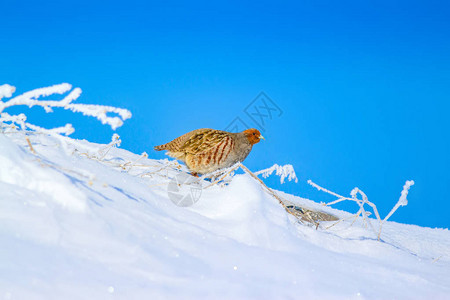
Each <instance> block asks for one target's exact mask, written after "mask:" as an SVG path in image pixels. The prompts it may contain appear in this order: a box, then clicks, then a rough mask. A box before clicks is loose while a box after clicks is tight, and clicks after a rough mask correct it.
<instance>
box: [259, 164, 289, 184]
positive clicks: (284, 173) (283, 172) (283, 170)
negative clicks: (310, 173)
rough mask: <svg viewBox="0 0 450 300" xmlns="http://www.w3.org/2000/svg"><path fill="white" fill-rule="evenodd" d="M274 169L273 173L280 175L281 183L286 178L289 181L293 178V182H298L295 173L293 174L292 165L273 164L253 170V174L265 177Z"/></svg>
mask: <svg viewBox="0 0 450 300" xmlns="http://www.w3.org/2000/svg"><path fill="white" fill-rule="evenodd" d="M274 171H275V174H276V175H277V176H280V182H281V183H282V184H283V183H284V180H285V179H286V177H287V179H288V180H289V181H292V180H295V182H298V179H297V175H296V174H295V171H294V167H293V166H292V165H284V166H279V165H277V164H274V165H273V166H271V167H270V168H267V169H264V170H261V171H258V172H255V173H254V174H255V175H262V177H264V178H267V177H269V176H270V175H272V173H273V172H274Z"/></svg>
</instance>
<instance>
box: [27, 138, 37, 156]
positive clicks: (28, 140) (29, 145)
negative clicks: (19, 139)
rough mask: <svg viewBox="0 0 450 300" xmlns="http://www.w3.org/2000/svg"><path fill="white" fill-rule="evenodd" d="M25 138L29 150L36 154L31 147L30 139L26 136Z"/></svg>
mask: <svg viewBox="0 0 450 300" xmlns="http://www.w3.org/2000/svg"><path fill="white" fill-rule="evenodd" d="M25 139H26V140H27V143H28V147H30V151H31V152H32V153H33V154H36V151H34V148H33V146H32V145H31V142H30V139H29V138H28V137H26V138H25Z"/></svg>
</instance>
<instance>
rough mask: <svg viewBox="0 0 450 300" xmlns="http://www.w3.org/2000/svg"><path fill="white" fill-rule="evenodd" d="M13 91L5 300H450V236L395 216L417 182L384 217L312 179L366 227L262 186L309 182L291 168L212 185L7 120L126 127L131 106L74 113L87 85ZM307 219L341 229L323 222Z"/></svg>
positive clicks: (1, 134) (5, 190) (0, 194)
mask: <svg viewBox="0 0 450 300" xmlns="http://www.w3.org/2000/svg"><path fill="white" fill-rule="evenodd" d="M69 91H70V92H69ZM14 92H15V88H14V87H13V86H10V85H7V84H6V85H1V86H0V299H27V300H29V299H46V300H47V299H66V300H69V299H77V300H78V299H205V298H206V299H428V298H433V299H449V295H450V233H449V231H448V229H431V228H423V227H418V226H414V225H405V224H398V223H394V222H389V221H387V219H388V218H389V216H390V215H391V214H392V213H393V212H394V211H395V209H397V208H398V207H399V206H402V205H406V203H407V199H406V196H407V193H408V189H409V187H410V186H411V185H412V184H413V181H408V182H407V183H406V184H405V186H404V189H403V191H402V193H401V197H400V200H399V202H398V203H397V204H396V205H395V206H394V208H393V210H392V211H391V213H389V214H388V216H386V217H385V218H384V219H381V218H380V216H379V215H378V213H377V211H376V209H374V212H375V216H376V219H377V220H375V219H372V221H370V219H369V218H368V217H367V212H366V211H365V210H364V205H365V204H367V205H368V206H370V207H372V208H373V206H371V204H372V203H370V202H368V200H367V197H366V196H365V194H364V193H363V192H362V191H360V190H359V189H357V188H355V189H354V190H353V191H352V193H351V198H350V197H343V196H340V195H338V194H335V193H333V192H330V191H328V190H326V189H324V188H322V187H319V186H318V185H316V184H314V183H312V182H311V184H312V185H313V186H315V187H316V188H318V189H320V190H322V191H324V192H328V193H330V194H332V195H334V196H336V197H337V198H338V199H337V200H335V201H334V202H339V201H344V200H349V201H355V202H356V203H357V204H358V205H359V207H360V209H359V211H358V213H357V216H362V217H357V218H356V217H355V215H351V214H349V213H346V212H343V211H339V210H335V209H332V208H330V207H324V206H323V205H321V204H318V203H315V202H313V201H310V200H308V199H304V198H300V197H297V196H294V195H289V194H285V193H283V192H281V191H273V190H271V189H270V188H268V187H265V186H264V183H263V182H262V181H261V179H260V178H258V177H256V175H261V176H262V177H267V176H269V175H270V174H271V173H273V172H275V173H276V174H277V175H279V176H280V177H281V181H283V180H285V179H287V180H296V177H295V172H294V170H293V168H292V166H278V165H275V166H273V167H271V168H269V169H266V170H262V171H260V172H256V173H254V174H253V173H251V172H250V171H246V173H244V174H230V175H229V176H227V177H225V178H223V181H220V182H219V183H217V184H212V183H211V182H208V181H205V180H203V179H202V180H201V181H200V183H198V182H197V183H196V184H200V188H199V187H198V186H195V184H194V183H192V184H186V181H185V179H183V176H184V178H186V177H190V176H189V175H187V172H186V171H187V170H186V169H185V167H183V166H180V165H179V164H178V163H177V162H176V161H169V160H167V159H166V160H153V159H149V158H148V155H147V154H146V153H143V154H141V155H136V154H133V153H130V152H128V151H125V150H122V149H119V148H117V146H118V145H120V138H119V137H118V136H117V135H114V136H113V139H112V141H111V143H109V144H107V145H99V144H93V143H89V142H87V141H79V140H74V139H70V138H68V137H64V136H63V135H62V134H66V135H69V134H70V133H71V132H73V130H74V129H73V127H72V125H70V124H66V125H65V126H64V127H60V128H54V129H44V128H41V127H39V126H36V125H34V124H30V123H28V122H27V120H26V116H25V115H24V114H19V115H9V114H8V113H6V112H4V110H5V109H7V108H8V107H11V106H16V105H27V106H29V107H32V106H41V107H42V108H44V109H45V111H47V112H51V111H52V107H57V108H60V109H66V110H71V111H73V112H80V113H83V114H84V115H86V116H91V117H95V118H97V119H98V120H99V121H100V122H102V123H103V124H108V125H110V126H111V127H112V128H113V129H114V128H117V127H119V126H120V125H121V124H122V122H123V121H124V120H126V119H128V118H130V117H131V112H129V111H128V110H126V109H120V108H115V107H109V106H101V105H87V104H73V103H72V102H73V101H74V100H76V99H77V98H78V97H79V96H80V94H81V89H79V88H75V89H73V90H72V86H71V85H70V84H66V83H64V84H59V85H54V86H51V87H47V88H40V89H36V90H32V91H30V92H26V93H24V94H22V95H19V96H16V97H14V98H12V99H10V100H8V101H6V102H3V101H1V100H2V98H10V97H12V94H13V93H14ZM67 92H68V94H67V95H66V96H64V98H63V99H62V100H49V99H48V98H46V99H45V100H40V99H39V98H40V97H49V96H53V95H62V94H64V93H67ZM19 128H20V129H19ZM242 168H243V169H244V171H245V167H242ZM255 174H256V175H255ZM194 187H195V188H194ZM358 194H359V195H360V196H361V197H362V198H360V199H358V198H357V195H358ZM187 195H189V197H187ZM280 199H283V201H285V202H283V201H281V200H280ZM287 203H289V206H287ZM297 208H300V209H297ZM288 212H290V213H288ZM304 212H317V213H319V212H320V213H322V214H323V215H326V216H336V217H337V218H339V219H340V222H338V223H337V222H333V223H331V222H328V223H331V224H329V225H330V226H327V222H321V223H320V226H318V225H319V224H314V222H312V223H313V224H314V225H316V226H312V225H311V223H308V218H303V220H302V218H298V215H297V214H298V213H299V214H300V216H303V217H304V216H305V213H304ZM320 213H319V215H320ZM296 216H297V217H296ZM308 216H309V215H308ZM305 220H306V222H305ZM321 220H325V219H324V218H322V219H321ZM326 220H332V218H331V219H326ZM376 221H378V223H379V225H380V227H379V229H377V228H374V227H373V226H372V223H376ZM331 225H332V226H331ZM381 226H382V230H383V232H382V235H381V237H382V238H381V240H380V239H379V238H380V231H379V230H381ZM327 228H328V229H327Z"/></svg>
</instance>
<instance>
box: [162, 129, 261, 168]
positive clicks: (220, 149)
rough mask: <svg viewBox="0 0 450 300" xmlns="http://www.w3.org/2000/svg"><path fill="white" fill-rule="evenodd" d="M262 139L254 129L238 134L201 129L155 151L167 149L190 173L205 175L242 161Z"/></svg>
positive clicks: (168, 153)
mask: <svg viewBox="0 0 450 300" xmlns="http://www.w3.org/2000/svg"><path fill="white" fill-rule="evenodd" d="M261 139H264V137H263V136H262V135H261V133H260V132H259V131H258V130H257V129H254V128H252V129H247V130H244V131H242V132H238V133H232V132H227V131H222V130H215V129H209V128H202V129H196V130H193V131H191V132H188V133H186V134H184V135H182V136H180V137H178V138H176V139H174V140H173V141H171V142H169V143H167V144H164V145H160V146H156V147H155V150H157V151H161V150H167V151H168V152H167V155H169V156H171V157H174V158H176V159H178V160H181V161H183V162H184V163H185V164H186V165H187V167H188V168H189V170H190V171H191V173H192V174H193V175H197V174H208V173H211V172H214V171H216V170H219V169H223V168H228V167H231V166H232V165H234V164H235V163H237V162H242V161H244V159H245V158H246V157H247V156H248V155H249V153H250V151H251V150H252V147H253V145H254V144H256V143H258V142H259V141H260V140H261Z"/></svg>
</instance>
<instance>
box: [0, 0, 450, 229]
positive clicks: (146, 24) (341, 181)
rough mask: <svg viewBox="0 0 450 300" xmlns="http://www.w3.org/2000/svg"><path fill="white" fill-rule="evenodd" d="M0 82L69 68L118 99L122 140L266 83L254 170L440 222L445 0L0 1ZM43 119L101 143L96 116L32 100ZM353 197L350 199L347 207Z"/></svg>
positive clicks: (419, 220) (444, 176)
mask: <svg viewBox="0 0 450 300" xmlns="http://www.w3.org/2000/svg"><path fill="white" fill-rule="evenodd" d="M0 11H1V12H2V17H1V18H0V28H1V33H0V61H1V68H0V83H9V84H12V85H14V86H16V87H17V88H18V91H17V93H16V94H18V93H19V92H24V91H27V90H30V89H33V88H38V87H43V86H49V85H52V84H56V83H61V82H69V83H71V84H73V85H74V86H78V87H80V88H82V90H83V95H82V97H81V98H80V99H79V100H78V101H79V102H82V103H97V104H106V105H114V106H119V107H125V108H128V109H129V110H131V111H132V113H133V118H132V119H131V120H128V121H127V122H126V123H125V125H124V126H123V127H122V128H119V129H118V133H119V134H120V135H121V137H122V140H123V144H122V148H125V149H128V150H131V151H133V152H139V153H141V152H143V151H146V152H148V153H149V155H150V157H152V158H162V157H164V155H162V154H161V153H155V152H153V151H152V147H153V146H154V145H156V144H160V143H163V142H167V141H169V140H171V139H172V138H175V137H177V136H178V135H181V134H183V133H185V132H187V131H189V130H192V129H196V128H201V127H210V128H216V129H223V128H225V127H226V126H227V125H228V124H229V123H230V122H231V121H233V120H234V119H235V118H236V117H240V118H241V119H242V120H243V121H244V122H245V123H247V124H248V125H249V126H250V127H256V125H255V124H254V123H252V120H251V119H249V117H248V116H247V115H246V114H245V112H244V109H245V108H246V106H247V105H248V104H249V103H251V102H252V100H253V99H254V98H255V97H256V96H257V95H258V94H259V93H260V92H261V91H264V92H265V93H266V94H267V95H268V96H269V97H270V98H271V99H272V100H273V102H275V103H276V104H277V105H278V107H279V108H280V109H281V110H282V112H283V113H282V114H281V116H279V115H278V114H277V115H276V116H275V115H274V116H273V118H272V120H267V122H266V124H265V132H264V135H265V137H266V141H265V142H263V143H260V144H258V145H256V146H255V148H254V150H253V152H252V153H251V155H250V157H249V158H248V159H247V161H246V165H247V166H248V167H250V168H251V169H252V170H258V169H261V168H264V167H268V166H271V165H272V164H273V163H279V164H286V163H290V164H292V165H293V166H294V167H295V170H296V171H297V175H298V177H299V183H298V184H295V183H288V184H285V185H283V186H280V185H279V184H277V183H276V180H275V179H271V180H268V182H269V183H270V184H271V185H272V186H274V187H276V188H279V189H283V190H285V191H287V192H290V193H294V194H296V195H300V196H304V197H309V198H312V199H316V200H323V201H324V200H332V198H330V197H327V196H326V195H324V194H322V193H320V192H318V191H316V190H314V189H313V188H311V187H309V186H308V185H307V184H306V180H307V179H312V180H314V181H315V182H317V183H319V184H322V185H324V186H325V187H328V188H329V189H332V190H333V191H335V192H338V193H340V194H348V193H349V192H350V191H351V189H352V188H353V187H355V186H358V187H359V188H361V189H362V190H363V191H365V192H366V194H367V195H368V196H369V199H370V200H371V201H373V202H375V203H376V204H377V205H378V208H379V210H380V213H381V215H382V216H384V215H386V214H387V213H388V212H389V210H390V209H391V207H392V206H393V205H394V204H395V203H396V201H397V200H398V197H399V196H400V191H401V189H402V186H403V184H404V182H405V180H407V179H413V180H415V182H416V185H414V186H413V187H412V189H411V192H410V195H409V197H408V198H409V201H410V202H409V205H408V206H407V207H404V208H401V209H400V210H399V211H398V212H397V213H396V214H395V215H394V216H393V217H392V220H395V221H398V222H404V223H411V224H418V225H424V226H431V227H436V226H437V227H450V217H449V212H448V211H449V210H450V197H449V191H448V189H449V184H450V175H449V167H450V160H449V157H448V155H449V153H450V142H449V137H450V134H449V130H450V122H449V118H448V112H449V108H450V104H449V100H450V99H449V95H450V18H449V15H450V7H449V4H448V2H447V1H377V2H372V1H292V2H284V1H282V2H280V1H270V2H265V1H263V2H261V1H258V2H256V1H255V2H242V1H228V2H221V3H220V4H217V3H210V2H209V1H208V2H191V1H180V2H178V1H157V2H154V1H142V2H136V1H127V2H123V1H121V2H116V1H101V2H96V1H59V2H57V1H52V2H49V1H30V2H29V3H28V2H25V1H16V0H5V1H2V2H1V4H0ZM24 112H25V113H27V114H28V115H29V118H30V120H31V121H32V122H35V123H37V124H39V125H43V126H48V127H50V126H56V125H64V124H65V123H66V122H70V123H73V124H74V126H75V128H76V132H75V133H74V135H73V137H75V138H85V139H88V140H90V141H95V142H108V141H109V140H110V137H111V135H112V131H111V130H110V129H109V128H107V127H106V126H102V125H101V124H100V123H99V122H97V121H96V120H94V119H88V118H85V117H80V116H77V115H74V114H69V113H64V112H60V111H56V112H55V113H53V114H48V115H47V114H45V113H43V112H42V111H41V110H40V109H39V108H36V109H32V110H28V109H27V108H24ZM350 209H353V210H355V211H356V207H354V206H352V207H351V208H350Z"/></svg>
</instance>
